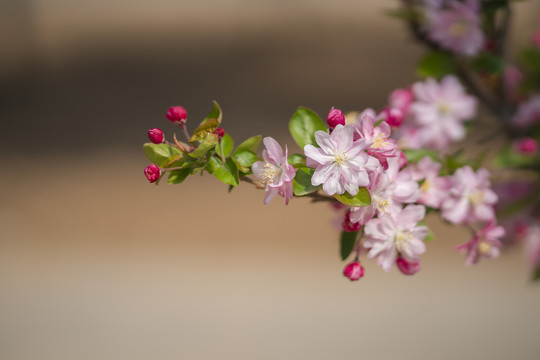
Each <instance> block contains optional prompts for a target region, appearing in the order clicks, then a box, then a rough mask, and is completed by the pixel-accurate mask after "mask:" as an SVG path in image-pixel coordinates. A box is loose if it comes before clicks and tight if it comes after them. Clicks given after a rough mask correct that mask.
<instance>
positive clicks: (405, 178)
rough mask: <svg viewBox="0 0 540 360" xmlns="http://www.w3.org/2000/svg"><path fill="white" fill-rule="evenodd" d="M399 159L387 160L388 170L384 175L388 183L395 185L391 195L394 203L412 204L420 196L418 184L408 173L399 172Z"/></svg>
mask: <svg viewBox="0 0 540 360" xmlns="http://www.w3.org/2000/svg"><path fill="white" fill-rule="evenodd" d="M400 162H401V161H400V159H399V157H393V158H388V169H387V171H386V173H387V174H388V177H389V178H390V181H392V183H394V184H395V188H394V191H393V193H392V199H393V201H394V203H397V204H403V203H413V202H415V201H417V200H418V197H419V196H420V189H419V188H418V183H417V182H416V180H415V179H414V178H413V176H412V174H410V173H409V172H408V171H405V170H404V171H400Z"/></svg>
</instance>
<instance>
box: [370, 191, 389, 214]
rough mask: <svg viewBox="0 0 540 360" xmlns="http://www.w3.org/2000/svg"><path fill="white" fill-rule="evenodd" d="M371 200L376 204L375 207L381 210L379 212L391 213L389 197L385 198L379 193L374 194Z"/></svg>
mask: <svg viewBox="0 0 540 360" xmlns="http://www.w3.org/2000/svg"><path fill="white" fill-rule="evenodd" d="M371 200H372V203H373V205H375V208H376V209H377V210H378V211H379V213H380V214H381V213H385V214H389V213H390V202H389V201H388V200H387V199H383V198H382V197H380V196H378V195H375V194H374V195H372V196H371Z"/></svg>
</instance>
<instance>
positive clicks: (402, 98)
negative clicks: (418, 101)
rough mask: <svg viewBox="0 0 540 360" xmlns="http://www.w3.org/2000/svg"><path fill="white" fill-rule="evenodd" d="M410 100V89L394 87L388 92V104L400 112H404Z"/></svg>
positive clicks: (411, 98)
mask: <svg viewBox="0 0 540 360" xmlns="http://www.w3.org/2000/svg"><path fill="white" fill-rule="evenodd" d="M412 101H413V93H412V91H411V89H396V90H394V91H392V93H391V94H390V97H389V99H388V104H389V105H390V108H391V109H398V110H401V112H402V114H406V113H407V111H409V106H410V105H411V103H412Z"/></svg>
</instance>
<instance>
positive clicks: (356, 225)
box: [341, 211, 362, 232]
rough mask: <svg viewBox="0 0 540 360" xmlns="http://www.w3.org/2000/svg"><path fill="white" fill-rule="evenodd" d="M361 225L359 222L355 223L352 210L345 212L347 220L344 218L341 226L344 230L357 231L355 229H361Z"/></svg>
mask: <svg viewBox="0 0 540 360" xmlns="http://www.w3.org/2000/svg"><path fill="white" fill-rule="evenodd" d="M361 226H362V225H360V223H359V222H356V223H353V222H352V221H351V212H350V211H347V212H346V213H345V220H343V222H342V223H341V227H342V228H343V231H347V232H355V231H358V230H360V227H361Z"/></svg>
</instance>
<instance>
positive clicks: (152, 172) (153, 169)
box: [144, 164, 161, 183]
mask: <svg viewBox="0 0 540 360" xmlns="http://www.w3.org/2000/svg"><path fill="white" fill-rule="evenodd" d="M144 175H146V178H147V179H148V181H150V182H151V183H154V182H156V181H158V180H159V178H160V177H161V169H160V168H159V167H158V166H157V165H156V164H152V165H150V166H148V167H146V169H144Z"/></svg>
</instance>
